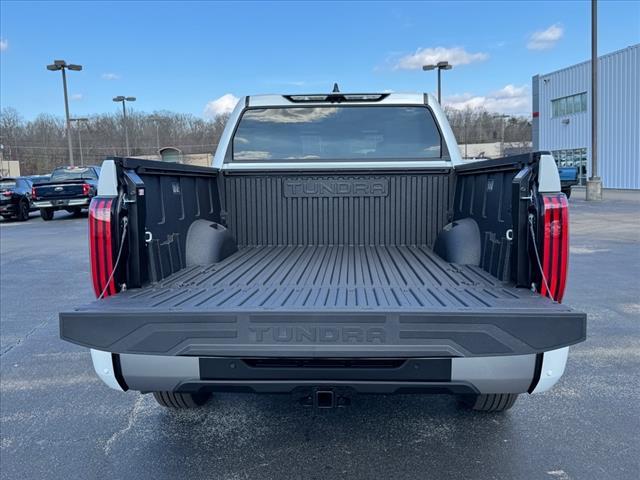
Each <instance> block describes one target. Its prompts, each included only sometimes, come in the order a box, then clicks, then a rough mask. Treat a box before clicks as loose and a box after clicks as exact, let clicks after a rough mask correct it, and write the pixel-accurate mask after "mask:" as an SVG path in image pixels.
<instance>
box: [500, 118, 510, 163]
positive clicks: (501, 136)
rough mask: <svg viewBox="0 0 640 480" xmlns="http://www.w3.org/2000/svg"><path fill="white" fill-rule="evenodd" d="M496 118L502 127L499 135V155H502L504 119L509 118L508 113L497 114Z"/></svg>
mask: <svg viewBox="0 0 640 480" xmlns="http://www.w3.org/2000/svg"><path fill="white" fill-rule="evenodd" d="M497 118H499V119H500V126H501V128H502V133H501V135H500V156H501V157H504V119H505V118H509V115H505V114H502V115H497Z"/></svg>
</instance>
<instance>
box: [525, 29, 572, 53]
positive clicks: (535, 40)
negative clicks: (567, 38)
mask: <svg viewBox="0 0 640 480" xmlns="http://www.w3.org/2000/svg"><path fill="white" fill-rule="evenodd" d="M562 35H564V29H563V28H562V25H559V24H557V23H555V24H553V25H551V26H550V27H549V28H547V29H546V30H540V31H537V32H533V33H532V34H531V36H530V37H529V42H528V43H527V48H528V49H529V50H547V49H549V48H553V47H555V45H556V43H558V40H560V39H561V38H562Z"/></svg>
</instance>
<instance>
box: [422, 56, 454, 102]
mask: <svg viewBox="0 0 640 480" xmlns="http://www.w3.org/2000/svg"><path fill="white" fill-rule="evenodd" d="M452 68H453V65H450V64H449V62H438V63H436V64H432V65H424V66H423V67H422V70H424V71H425V72H426V71H427V70H438V103H440V104H442V98H441V92H442V83H441V80H440V72H441V71H442V70H451V69H452Z"/></svg>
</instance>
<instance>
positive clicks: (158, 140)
mask: <svg viewBox="0 0 640 480" xmlns="http://www.w3.org/2000/svg"><path fill="white" fill-rule="evenodd" d="M149 120H151V121H152V122H153V123H154V124H155V126H156V149H157V151H158V152H160V121H161V120H162V117H158V116H155V115H154V116H152V117H149Z"/></svg>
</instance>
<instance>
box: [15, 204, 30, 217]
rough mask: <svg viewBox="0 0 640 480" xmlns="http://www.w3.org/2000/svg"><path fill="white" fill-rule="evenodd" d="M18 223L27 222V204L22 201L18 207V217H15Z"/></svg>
mask: <svg viewBox="0 0 640 480" xmlns="http://www.w3.org/2000/svg"><path fill="white" fill-rule="evenodd" d="M16 218H17V219H18V221H19V222H24V221H25V220H29V202H26V201H22V202H20V205H19V206H18V215H17V217H16Z"/></svg>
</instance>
